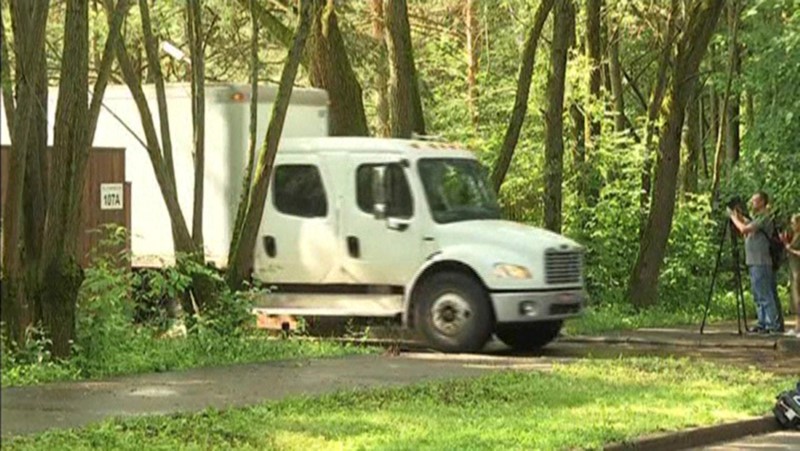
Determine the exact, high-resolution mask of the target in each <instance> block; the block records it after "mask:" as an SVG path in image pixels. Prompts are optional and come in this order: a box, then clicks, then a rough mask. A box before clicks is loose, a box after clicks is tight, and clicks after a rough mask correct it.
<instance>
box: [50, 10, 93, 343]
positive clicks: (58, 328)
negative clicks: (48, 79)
mask: <svg viewBox="0 0 800 451" xmlns="http://www.w3.org/2000/svg"><path fill="white" fill-rule="evenodd" d="M88 87H89V2H88V0H67V13H66V19H65V24H64V51H63V54H62V63H61V75H60V77H59V90H58V104H57V107H56V119H55V126H54V130H53V157H52V158H53V160H52V162H53V165H52V169H53V170H52V173H51V176H50V189H49V193H50V199H49V202H48V203H47V206H48V208H47V226H46V230H45V247H44V254H43V262H42V263H43V269H44V278H43V281H46V283H43V284H42V322H43V324H44V326H45V328H46V330H47V331H48V332H49V333H50V338H51V339H52V353H53V355H54V356H56V357H62V358H64V357H67V356H69V353H70V350H71V346H72V343H71V342H72V340H73V338H74V336H75V306H76V303H77V300H78V289H79V288H80V285H81V283H82V281H83V274H82V271H81V269H80V267H79V266H78V263H77V260H78V259H77V255H76V243H77V241H78V235H79V232H78V224H79V223H80V212H81V208H80V201H81V193H82V191H83V182H84V180H85V171H81V170H80V168H78V167H77V165H78V160H79V158H78V156H79V155H80V154H82V153H84V152H86V148H87V147H89V142H88V138H89V133H88V125H89V105H88V97H89V93H88ZM76 186H77V187H79V189H75V187H76Z"/></svg>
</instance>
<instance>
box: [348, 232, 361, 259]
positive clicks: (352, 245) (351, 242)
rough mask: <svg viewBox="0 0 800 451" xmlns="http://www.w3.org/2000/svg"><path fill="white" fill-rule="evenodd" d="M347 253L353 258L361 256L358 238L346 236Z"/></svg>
mask: <svg viewBox="0 0 800 451" xmlns="http://www.w3.org/2000/svg"><path fill="white" fill-rule="evenodd" d="M347 253H348V254H350V256H351V257H353V258H360V257H361V246H360V245H359V242H358V238H356V237H354V236H348V237H347Z"/></svg>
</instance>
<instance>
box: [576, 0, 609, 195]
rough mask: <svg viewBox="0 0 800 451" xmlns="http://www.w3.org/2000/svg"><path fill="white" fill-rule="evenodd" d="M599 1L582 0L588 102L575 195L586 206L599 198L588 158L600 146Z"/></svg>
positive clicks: (600, 61)
mask: <svg viewBox="0 0 800 451" xmlns="http://www.w3.org/2000/svg"><path fill="white" fill-rule="evenodd" d="M601 6H602V0H586V53H587V56H588V57H589V65H590V68H589V99H590V100H589V102H590V106H589V108H587V109H586V115H585V121H586V139H585V142H586V146H585V148H586V153H585V154H584V155H580V164H579V166H578V167H579V168H580V170H581V172H582V173H583V174H582V175H581V177H580V178H579V182H578V195H579V197H580V198H581V199H583V200H584V201H585V202H586V204H587V205H589V206H594V205H595V204H596V203H597V199H598V197H600V192H599V187H598V186H597V181H596V180H595V177H594V173H595V168H594V165H592V164H591V163H589V160H590V159H592V158H594V155H595V154H596V153H597V152H598V151H599V149H600V139H601V128H602V124H601V122H600V116H599V115H600V114H602V111H603V110H604V108H601V106H602V105H603V96H602V93H601V90H602V87H603V76H602V74H603V61H602V53H601V48H602V45H601V44H602V29H601V21H600V9H601Z"/></svg>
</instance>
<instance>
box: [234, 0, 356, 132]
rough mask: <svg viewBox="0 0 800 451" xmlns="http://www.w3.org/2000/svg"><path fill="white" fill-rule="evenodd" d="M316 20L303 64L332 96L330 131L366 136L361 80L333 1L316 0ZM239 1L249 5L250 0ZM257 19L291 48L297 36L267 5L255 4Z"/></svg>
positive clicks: (313, 80) (315, 85)
mask: <svg viewBox="0 0 800 451" xmlns="http://www.w3.org/2000/svg"><path fill="white" fill-rule="evenodd" d="M313 1H314V5H313V6H314V13H315V14H314V15H315V16H314V21H313V23H312V25H311V32H310V35H309V36H308V39H307V41H308V42H307V43H306V49H305V52H304V54H303V55H302V56H301V59H300V64H301V65H302V66H303V67H305V68H306V69H308V71H309V79H310V81H311V85H312V86H313V87H315V88H320V89H324V90H326V91H328V96H329V98H330V130H329V132H330V134H331V135H334V136H366V135H368V134H369V128H368V126H367V116H366V113H365V112H364V101H363V98H362V95H363V93H362V89H361V84H360V83H359V81H358V78H357V77H356V74H355V71H354V70H353V67H352V65H351V64H350V58H349V57H348V55H347V48H346V47H345V43H344V38H343V37H342V33H341V31H340V30H339V22H338V17H337V14H336V8H335V6H334V1H332V0H313ZM239 4H240V5H242V6H244V7H246V8H250V5H249V0H239ZM253 11H254V13H255V17H256V19H257V20H258V21H259V24H260V25H261V26H262V27H263V28H264V30H265V31H266V32H267V34H268V35H269V36H270V37H272V38H273V39H275V40H277V41H278V42H279V43H280V44H281V45H282V46H283V47H285V48H287V49H290V48H291V47H292V45H293V42H294V38H293V32H292V30H291V28H289V27H287V26H286V25H284V24H283V22H281V20H280V19H279V18H277V17H276V16H275V15H274V14H272V13H271V12H270V11H269V10H268V9H267V8H265V7H264V6H262V5H260V4H258V3H256V4H255V5H254V6H253Z"/></svg>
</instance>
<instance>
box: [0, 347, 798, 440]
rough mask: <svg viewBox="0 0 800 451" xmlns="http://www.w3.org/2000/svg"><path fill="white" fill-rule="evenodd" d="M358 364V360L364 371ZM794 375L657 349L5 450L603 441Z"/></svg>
mask: <svg viewBox="0 0 800 451" xmlns="http://www.w3.org/2000/svg"><path fill="white" fill-rule="evenodd" d="M354 371H357V370H354ZM791 383H792V381H790V380H788V379H780V378H777V377H775V376H771V375H769V374H766V373H762V372H759V371H757V370H754V369H752V370H749V371H746V370H741V369H734V368H728V367H720V366H715V365H713V364H709V363H700V362H695V361H688V360H663V359H654V358H644V359H627V358H626V359H620V360H605V361H604V360H594V361H580V362H578V363H575V364H570V365H563V366H557V367H556V368H555V369H554V370H553V371H552V372H549V373H538V372H503V373H496V374H492V375H489V376H486V377H483V378H480V379H472V380H458V381H449V382H436V383H427V384H423V385H417V386H411V387H406V388H395V389H380V390H372V391H365V392H343V393H337V394H332V395H328V396H323V397H321V398H305V399H293V400H288V401H283V402H278V403H268V404H263V405H259V406H256V407H252V408H246V409H232V410H227V411H211V410H208V411H205V412H202V413H199V414H193V415H173V416H152V417H142V418H138V419H129V420H114V421H107V422H104V423H100V424H98V425H94V426H91V427H89V428H86V429H81V430H75V431H58V432H49V433H45V434H42V435H39V436H34V437H26V438H20V439H16V440H13V441H10V442H8V443H4V444H3V445H4V446H3V447H4V448H5V449H86V448H104V449H137V450H138V449H218V448H225V449H227V448H238V449H282V450H283V449H289V450H292V449H297V450H305V449H565V448H582V449H596V448H600V447H601V446H602V445H603V444H607V443H609V442H613V441H618V440H622V439H626V438H632V437H636V436H640V435H643V434H648V433H653V432H656V431H668V430H677V429H681V428H686V427H690V426H697V425H708V424H713V423H718V422H723V421H729V420H734V419H739V418H745V417H748V416H752V415H759V414H764V413H766V412H768V409H769V408H770V407H771V405H772V401H773V399H774V396H775V394H776V393H778V392H779V391H780V390H781V389H785V387H788V386H790V385H791Z"/></svg>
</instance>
